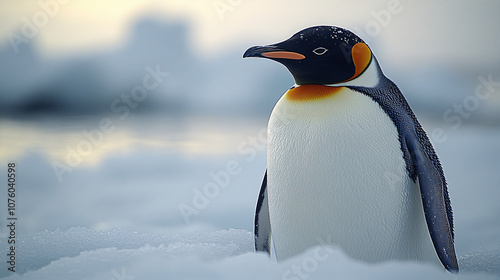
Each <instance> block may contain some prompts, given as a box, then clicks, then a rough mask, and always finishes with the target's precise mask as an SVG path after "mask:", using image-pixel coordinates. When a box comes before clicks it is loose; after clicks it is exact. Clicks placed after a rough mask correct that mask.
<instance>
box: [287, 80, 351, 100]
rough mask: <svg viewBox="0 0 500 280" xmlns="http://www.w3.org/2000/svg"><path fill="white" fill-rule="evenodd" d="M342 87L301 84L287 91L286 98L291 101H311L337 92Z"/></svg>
mask: <svg viewBox="0 0 500 280" xmlns="http://www.w3.org/2000/svg"><path fill="white" fill-rule="evenodd" d="M342 88H343V87H330V86H324V85H317V84H307V85H301V86H298V87H296V88H292V89H290V90H289V91H287V93H286V98H287V99H288V100H293V101H308V100H309V101H311V100H315V99H321V98H325V97H328V96H331V95H333V94H335V93H337V92H339V91H340V90H341V89H342Z"/></svg>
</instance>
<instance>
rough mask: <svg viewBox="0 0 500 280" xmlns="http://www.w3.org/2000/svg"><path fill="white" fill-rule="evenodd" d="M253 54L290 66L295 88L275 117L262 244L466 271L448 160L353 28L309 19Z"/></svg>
mask: <svg viewBox="0 0 500 280" xmlns="http://www.w3.org/2000/svg"><path fill="white" fill-rule="evenodd" d="M243 57H262V58H267V59H271V60H274V61H276V62H278V63H281V64H282V65H284V66H285V67H286V68H288V70H289V71H290V73H291V74H292V75H293V78H294V80H295V85H293V86H292V87H291V88H290V89H289V90H288V91H286V93H285V94H284V95H283V96H282V97H281V98H280V99H279V101H278V102H277V103H276V105H275V107H274V109H273V111H272V113H271V116H270V119H269V124H268V143H267V145H268V148H267V170H266V173H265V175H264V180H263V182H262V186H261V189H260V193H259V197H258V200H257V207H256V213H255V228H254V230H255V232H254V234H255V248H256V250H257V251H266V252H267V253H270V251H271V248H270V247H271V236H272V244H273V248H274V252H275V255H276V258H277V260H278V261H280V260H283V259H286V258H289V257H292V256H295V255H297V254H299V253H301V252H303V251H305V250H307V249H308V248H310V247H313V246H318V245H324V244H327V245H333V246H337V247H340V248H341V249H342V250H343V251H344V252H345V253H346V254H347V255H348V256H350V257H352V258H355V259H358V260H362V261H365V262H371V263H373V262H384V261H389V260H416V261H423V262H431V263H436V264H438V265H439V266H442V267H444V268H445V269H446V270H448V271H450V272H454V273H456V272H458V269H459V268H458V262H457V258H456V255H455V248H454V231H453V214H452V208H451V203H450V199H449V195H448V190H447V185H446V180H445V177H444V173H443V169H442V167H441V164H440V162H439V159H438V156H437V155H436V153H435V151H434V148H433V146H432V144H431V143H430V141H429V139H428V137H427V135H426V133H425V131H424V130H423V128H422V126H421V125H420V123H419V122H418V120H417V118H416V117H415V114H414V113H413V111H412V110H411V108H410V107H409V105H408V103H407V101H406V100H405V98H404V97H403V95H402V94H401V92H400V90H399V89H398V87H397V86H396V85H395V84H394V83H393V82H392V81H391V80H389V79H388V78H387V77H386V76H385V75H384V73H383V72H382V70H381V68H380V65H379V63H378V61H377V59H376V58H375V56H374V55H373V53H372V51H371V49H370V47H368V45H367V44H366V43H365V42H364V41H363V40H362V39H361V38H359V37H358V36H356V35H355V34H354V33H352V32H350V31H349V30H346V29H343V28H339V27H335V26H315V27H310V28H306V29H304V30H302V31H299V32H298V33H296V34H295V35H293V36H292V37H291V38H289V39H288V40H285V41H283V42H280V43H277V44H272V45H266V46H255V47H251V48H249V49H248V50H247V51H246V52H245V53H244V55H243Z"/></svg>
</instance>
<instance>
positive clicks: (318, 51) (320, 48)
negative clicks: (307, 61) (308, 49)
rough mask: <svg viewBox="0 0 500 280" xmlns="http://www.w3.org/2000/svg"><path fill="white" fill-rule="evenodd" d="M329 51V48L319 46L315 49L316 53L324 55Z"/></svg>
mask: <svg viewBox="0 0 500 280" xmlns="http://www.w3.org/2000/svg"><path fill="white" fill-rule="evenodd" d="M327 51H328V49H327V48H323V47H318V48H315V49H314V50H313V53H314V54H316V55H324V54H325V53H326V52H327Z"/></svg>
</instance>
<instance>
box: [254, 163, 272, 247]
mask: <svg viewBox="0 0 500 280" xmlns="http://www.w3.org/2000/svg"><path fill="white" fill-rule="evenodd" d="M254 234H255V250H256V251H266V252H267V253H268V254H271V249H270V244H271V223H270V221H269V205H268V204H267V171H266V174H265V175H264V180H263V181H262V186H261V187H260V192H259V199H258V200H257V207H256V209H255V222H254Z"/></svg>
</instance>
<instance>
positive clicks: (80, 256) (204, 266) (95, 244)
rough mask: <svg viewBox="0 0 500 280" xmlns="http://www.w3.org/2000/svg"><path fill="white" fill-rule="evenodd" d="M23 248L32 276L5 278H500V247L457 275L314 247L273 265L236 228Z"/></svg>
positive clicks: (100, 235)
mask: <svg viewBox="0 0 500 280" xmlns="http://www.w3.org/2000/svg"><path fill="white" fill-rule="evenodd" d="M19 246H20V248H25V250H23V252H22V253H21V254H20V255H19V256H18V262H19V263H20V264H22V266H23V267H24V269H27V270H28V271H27V272H25V273H23V274H20V273H19V274H13V275H11V276H9V277H7V278H5V279H107V280H109V279H116V280H119V279H330V278H331V277H332V276H335V277H336V279H498V276H499V275H500V265H499V263H498V260H499V259H500V250H496V251H480V252H476V253H475V254H474V255H470V256H465V257H464V258H462V259H460V263H461V264H462V272H461V274H459V275H458V276H456V275H452V274H450V273H448V272H445V271H444V270H443V269H441V268H439V267H437V266H433V265H426V264H420V263H412V262H387V263H381V264H366V263H361V262H357V261H355V260H352V259H350V258H348V257H347V256H346V255H345V254H343V252H342V251H341V250H339V249H336V248H333V247H332V248H322V247H316V248H312V249H311V250H309V251H307V252H305V253H303V254H301V255H299V256H297V257H294V258H292V259H289V260H287V261H284V262H281V263H276V262H275V261H274V260H272V259H270V258H269V257H268V256H267V255H265V254H263V253H255V252H253V237H252V234H251V233H250V232H248V231H246V230H238V229H230V230H217V231H210V232H205V233H195V234H184V235H182V234H181V235H179V234H173V235H165V234H155V233H138V232H135V231H129V230H119V229H115V230H112V231H108V232H105V231H96V230H90V229H88V228H83V227H75V228H70V229H68V230H66V231H61V230H57V231H52V232H50V231H43V232H39V233H37V234H35V235H33V236H32V237H30V238H28V239H25V240H23V241H22V243H21V244H20V245H19ZM320 252H321V254H320ZM2 255H4V252H2ZM41 260H43V261H41ZM485 261H486V262H489V264H487V263H485ZM494 262H496V263H494ZM471 271H474V273H472V272H471ZM485 272H487V273H485ZM3 275H4V276H5V273H3Z"/></svg>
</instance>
